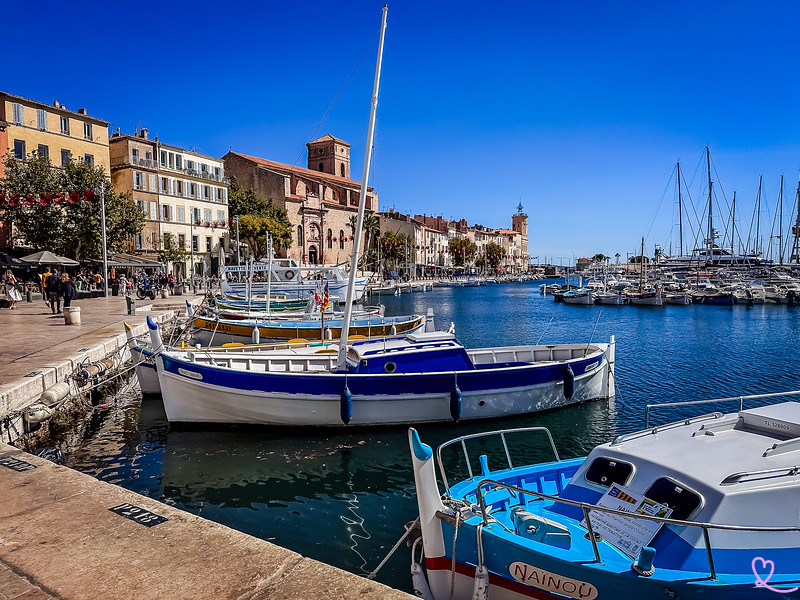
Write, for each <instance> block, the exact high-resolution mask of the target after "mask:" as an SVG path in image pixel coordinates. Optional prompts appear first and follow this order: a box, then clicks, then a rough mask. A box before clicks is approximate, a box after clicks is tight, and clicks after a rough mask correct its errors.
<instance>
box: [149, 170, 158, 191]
mask: <svg viewBox="0 0 800 600" xmlns="http://www.w3.org/2000/svg"><path fill="white" fill-rule="evenodd" d="M149 179H150V182H149V183H150V191H151V192H156V191H158V188H157V187H156V176H155V175H153V174H152V173H150V177H149Z"/></svg>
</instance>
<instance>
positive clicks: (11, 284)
mask: <svg viewBox="0 0 800 600" xmlns="http://www.w3.org/2000/svg"><path fill="white" fill-rule="evenodd" d="M3 283H4V284H5V285H6V299H7V300H8V307H9V309H11V310H13V309H15V308H19V307H18V306H17V302H20V301H22V294H20V293H19V290H18V289H17V278H16V277H14V274H13V273H12V272H11V269H6V272H5V275H3Z"/></svg>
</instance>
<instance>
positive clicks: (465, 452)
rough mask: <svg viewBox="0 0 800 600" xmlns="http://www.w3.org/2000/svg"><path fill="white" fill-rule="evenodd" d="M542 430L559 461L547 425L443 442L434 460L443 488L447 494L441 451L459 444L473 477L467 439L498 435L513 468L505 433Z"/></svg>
mask: <svg viewBox="0 0 800 600" xmlns="http://www.w3.org/2000/svg"><path fill="white" fill-rule="evenodd" d="M538 431H541V432H544V433H545V435H547V439H548V441H549V442H550V448H551V449H552V450H553V456H554V457H555V459H556V461H560V460H561V457H560V456H559V455H558V450H557V449H556V443H555V442H554V441H553V436H552V435H551V434H550V430H549V429H548V428H547V427H516V428H514V429H501V430H499V431H486V432H482V433H472V434H469V435H462V436H461V437H457V438H455V439H452V440H450V441H448V442H445V443H444V444H442V445H441V446H439V447H438V448H437V449H436V461H437V462H438V463H439V471H440V472H441V474H442V482H443V483H444V486H445V489H446V490H447V494H448V495H449V494H450V484H449V482H448V481H447V473H446V472H445V468H444V462H443V460H442V452H443V451H444V450H445V449H446V448H449V447H450V446H453V445H455V444H460V446H461V451H462V453H463V455H464V460H465V461H466V464H467V472H468V473H469V477H470V479H472V478H473V477H474V473H473V471H472V463H471V462H470V458H469V451H468V450H467V444H466V442H467V440H474V439H478V438H488V437H495V436H496V437H499V438H500V441H501V442H502V443H503V451H504V454H505V459H506V464H507V465H508V468H509V469H513V468H514V463H513V462H512V460H511V453H510V452H509V450H508V441H507V440H506V435H507V434H510V433H532V432H538Z"/></svg>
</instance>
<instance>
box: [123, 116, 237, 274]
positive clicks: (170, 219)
mask: <svg viewBox="0 0 800 600" xmlns="http://www.w3.org/2000/svg"><path fill="white" fill-rule="evenodd" d="M109 148H110V154H111V180H112V182H113V184H114V188H115V189H116V190H117V191H118V192H128V193H130V194H131V195H132V197H133V199H134V201H135V202H136V204H137V205H138V206H139V207H140V208H141V209H142V212H143V213H144V215H145V226H144V229H143V230H142V233H141V234H140V235H138V236H136V237H135V239H134V240H133V244H132V246H133V247H132V250H133V251H135V252H136V253H137V254H142V255H144V256H149V257H152V258H155V257H157V256H158V253H159V251H160V250H161V249H162V248H163V247H164V244H165V238H166V237H169V236H171V237H172V240H173V242H176V243H177V245H178V246H180V247H183V248H185V249H186V250H187V252H188V253H189V255H188V258H187V259H186V261H185V262H184V263H178V264H175V265H173V269H174V271H175V275H176V277H188V275H189V273H191V272H192V266H194V273H195V275H210V274H213V273H215V272H216V271H217V267H218V259H219V252H220V247H221V246H222V247H223V248H224V244H225V239H226V236H227V233H228V178H227V177H226V176H225V169H224V165H223V163H222V160H220V159H218V158H214V157H212V156H206V155H204V154H199V153H197V152H194V151H191V150H186V149H185V148H179V147H177V146H171V145H169V144H164V143H161V142H160V141H159V139H158V136H155V138H153V139H150V136H149V132H148V130H147V129H142V130H140V131H137V132H136V133H135V134H133V135H124V134H121V133H119V131H118V132H117V133H115V134H114V135H112V136H111V138H110V140H109Z"/></svg>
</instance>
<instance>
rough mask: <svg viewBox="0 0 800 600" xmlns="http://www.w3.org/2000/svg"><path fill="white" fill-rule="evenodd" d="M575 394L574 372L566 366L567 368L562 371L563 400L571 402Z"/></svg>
mask: <svg viewBox="0 0 800 600" xmlns="http://www.w3.org/2000/svg"><path fill="white" fill-rule="evenodd" d="M574 394H575V371H573V370H572V367H570V366H569V365H567V368H566V369H564V398H566V399H567V400H572V396H573V395H574Z"/></svg>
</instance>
